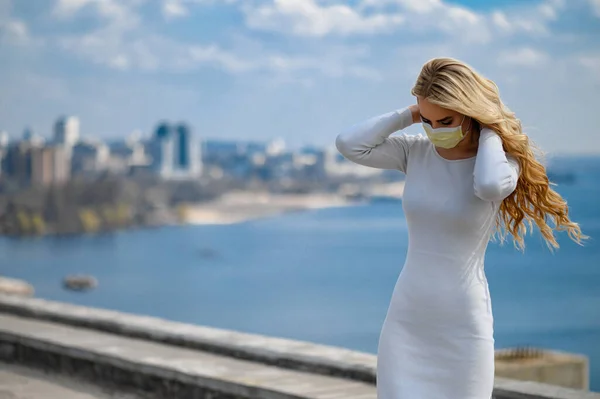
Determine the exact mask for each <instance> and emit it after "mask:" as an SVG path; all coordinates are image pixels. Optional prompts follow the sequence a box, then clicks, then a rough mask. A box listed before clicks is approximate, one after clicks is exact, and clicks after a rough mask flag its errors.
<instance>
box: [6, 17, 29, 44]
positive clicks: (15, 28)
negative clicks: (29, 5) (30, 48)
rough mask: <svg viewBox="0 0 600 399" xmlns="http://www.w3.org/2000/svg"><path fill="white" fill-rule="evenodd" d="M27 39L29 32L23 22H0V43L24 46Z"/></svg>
mask: <svg viewBox="0 0 600 399" xmlns="http://www.w3.org/2000/svg"><path fill="white" fill-rule="evenodd" d="M29 39H30V38H29V30H28V29H27V25H25V23H24V22H23V21H20V20H17V19H9V20H7V21H0V42H2V43H8V44H24V43H27V42H29Z"/></svg>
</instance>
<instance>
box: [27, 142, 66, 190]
mask: <svg viewBox="0 0 600 399" xmlns="http://www.w3.org/2000/svg"><path fill="white" fill-rule="evenodd" d="M70 166H71V165H70V161H69V156H68V150H67V149H66V148H65V147H64V146H58V145H54V146H46V147H37V148H32V150H31V184H32V185H43V186H49V185H60V184H64V183H66V182H67V181H68V180H69V178H70V171H71V167H70Z"/></svg>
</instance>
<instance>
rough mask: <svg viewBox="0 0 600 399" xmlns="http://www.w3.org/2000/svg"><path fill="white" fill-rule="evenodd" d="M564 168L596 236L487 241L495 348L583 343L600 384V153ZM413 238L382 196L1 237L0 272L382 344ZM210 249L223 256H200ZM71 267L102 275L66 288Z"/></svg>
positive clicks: (51, 294) (243, 322)
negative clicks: (166, 223)
mask: <svg viewBox="0 0 600 399" xmlns="http://www.w3.org/2000/svg"><path fill="white" fill-rule="evenodd" d="M569 162H574V161H569ZM564 166H565V167H569V168H574V167H577V169H576V170H577V171H578V173H579V171H586V173H585V174H581V175H578V178H579V180H578V182H577V184H576V185H573V186H565V187H559V191H560V192H561V194H563V196H564V197H565V198H566V199H567V200H568V202H569V204H570V206H571V209H572V210H571V213H572V215H571V216H572V217H573V219H574V220H576V221H579V222H580V223H581V225H582V228H583V229H584V231H585V233H587V234H588V235H590V236H591V237H592V239H591V240H590V241H589V242H588V243H587V244H586V245H585V246H584V247H579V246H577V245H575V244H573V243H571V242H570V241H569V240H568V239H567V237H566V236H561V237H560V238H561V239H560V243H561V249H560V250H559V251H557V252H555V253H551V252H550V251H548V249H547V248H546V246H545V244H543V243H542V242H541V240H540V238H539V237H538V236H534V237H530V238H529V239H528V240H527V250H526V252H525V254H521V253H520V252H518V251H516V250H515V249H513V248H512V246H511V245H510V244H508V245H505V246H504V247H499V246H498V245H497V244H491V246H490V248H489V250H488V256H487V258H486V270H487V275H488V280H489V283H490V289H491V291H492V300H493V309H494V317H495V333H496V335H495V338H496V346H497V347H498V348H503V347H511V346H515V345H535V346H540V347H544V348H553V349H558V350H565V351H568V352H575V353H583V354H585V355H587V356H589V358H590V360H591V388H592V389H593V390H598V391H600V265H599V261H598V260H599V259H600V246H599V245H598V240H597V237H600V209H599V208H598V207H597V203H598V198H599V197H600V196H599V194H600V184H598V183H599V182H600V161H598V160H592V161H589V160H578V161H577V162H575V163H572V164H569V163H567V162H566V161H565V163H564ZM406 238H407V231H406V223H405V220H404V216H403V214H402V210H401V207H400V205H399V204H377V205H370V206H361V207H352V208H339V209H328V210H321V211H316V212H309V213H299V214H291V215H287V216H284V217H279V218H274V219H268V220H260V221H255V222H250V223H245V224H240V225H233V226H186V227H165V228H160V229H154V230H140V231H127V232H120V233H117V234H111V235H101V236H96V237H92V236H88V237H75V238H40V239H26V240H9V239H0V274H2V275H6V276H9V277H15V278H21V279H24V280H27V281H29V282H31V283H32V284H33V285H34V286H35V288H36V295H37V296H38V297H42V298H46V299H51V300H58V301H66V302H71V303H76V304H81V305H89V306H96V307H103V308H110V309H115V310H120V311H125V312H133V313H140V314H147V315H153V316H157V317H163V318H167V319H171V320H176V321H182V322H188V323H198V324H203V325H210V326H215V327H221V328H227V329H235V330H240V331H245V332H251V333H259V334H267V335H273V336H280V337H287V338H293V339H300V340H307V341H313V342H317V343H322V344H327V345H336V346H342V347H347V348H352V349H356V350H361V351H367V352H371V353H375V352H376V348H377V340H378V336H379V329H380V327H381V324H382V322H383V319H384V317H385V312H386V310H387V306H388V302H389V300H390V297H391V293H392V289H393V287H394V284H395V282H396V279H397V276H398V273H399V272H400V269H401V267H402V264H403V262H404V255H405V251H406ZM205 248H211V249H214V250H216V251H217V253H218V256H217V257H216V258H206V257H203V256H202V251H203V249H205ZM70 273H90V274H93V275H95V276H96V277H97V278H98V280H99V283H100V285H99V287H98V288H97V289H96V290H94V291H91V292H88V293H83V294H82V293H72V292H68V291H65V290H63V289H62V286H61V281H62V278H63V277H64V276H65V275H67V274H70Z"/></svg>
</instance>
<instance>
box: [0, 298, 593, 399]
mask: <svg viewBox="0 0 600 399" xmlns="http://www.w3.org/2000/svg"><path fill="white" fill-rule="evenodd" d="M0 312H2V313H6V314H13V315H19V316H26V317H30V318H34V319H37V320H48V321H54V322H60V323H64V324H68V325H72V326H78V327H86V328H90V329H95V330H99V331H105V332H110V333H113V334H118V335H122V336H127V337H133V338H139V339H143V340H149V341H153V342H160V343H166V344H170V345H177V346H181V347H186V348H193V349H199V350H202V351H206V352H211V353H216V354H220V355H225V356H230V357H233V358H238V359H247V360H252V361H255V362H259V363H263V364H268V365H275V366H278V367H281V368H288V369H294V370H305V371H309V372H310V373H315V374H322V375H330V376H337V377H341V378H344V379H349V380H355V381H363V382H368V383H370V384H374V383H375V367H376V357H375V356H374V355H372V354H368V353H362V352H356V351H351V350H347V349H343V348H336V347H331V346H324V345H317V344H312V343H308V342H300V341H293V340H287V339H281V338H274V337H266V336H260V335H254V334H246V333H241V332H236V331H230V330H222V329H216V328H210V327H204V326H194V325H188V324H183V323H176V322H170V321H166V320H161V319H156V318H152V317H144V316H138V315H129V314H124V313H120V312H114V311H109V310H103V309H91V308H85V307H81V306H74V305H69V304H64V303H57V302H50V301H45V300H41V299H33V298H17V297H8V296H1V295H0ZM0 338H1V337H0ZM5 338H6V337H5ZM13 338H14V337H13ZM0 342H2V341H1V340H0ZM9 352H10V355H7V353H9ZM0 353H4V356H3V357H5V358H6V356H9V358H11V359H12V360H13V361H18V362H23V363H28V362H34V361H36V360H35V359H40V360H39V361H42V362H47V365H48V366H51V367H52V365H62V366H61V367H67V370H71V371H72V372H77V373H83V374H85V373H88V372H91V371H86V370H96V372H97V373H99V375H101V376H104V377H102V378H105V379H107V380H114V381H119V382H120V383H126V382H127V381H136V382H137V383H141V384H156V389H160V388H159V387H160V386H163V385H165V384H166V385H167V386H168V384H171V383H174V382H169V381H171V380H168V379H167V380H164V379H161V377H160V376H157V375H152V373H150V374H148V373H147V375H146V377H145V376H144V375H143V372H144V370H142V371H140V370H138V373H137V374H136V373H133V374H132V371H131V370H129V371H123V370H122V369H121V370H120V371H119V370H117V369H114V362H113V363H110V362H109V364H112V366H111V367H113V368H106V369H105V366H103V365H101V364H100V362H98V361H97V359H96V360H94V359H88V360H87V363H85V362H84V363H81V359H80V358H79V360H77V359H76V360H72V361H71V360H68V358H66V357H65V356H67V357H68V355H69V351H68V350H64V351H63V352H61V351H60V348H56V347H54V348H52V351H49V350H47V349H44V347H43V346H40V345H37V346H36V344H35V343H29V344H28V345H24V344H23V342H19V341H18V340H17V341H15V340H14V339H13V340H12V342H9V340H8V339H5V340H4V346H0ZM61 356H62V357H61ZM44 359H47V360H44ZM70 362H72V365H70ZM146 371H148V369H146ZM140 373H141V374H140ZM184 377H185V376H177V378H175V380H173V381H179V380H182V378H183V380H185V378H184ZM94 378H95V377H94ZM171 378H174V376H173V375H171ZM177 389H182V390H185V389H192V388H189V387H188V388H186V387H184V386H182V387H181V388H177ZM193 389H200V388H198V387H196V388H193ZM494 395H495V398H496V399H575V398H582V399H583V398H589V399H592V398H593V399H600V394H596V393H586V392H583V391H576V390H569V389H564V388H558V387H553V386H549V385H545V384H539V383H530V382H523V381H514V380H507V379H497V380H496V386H495V392H494ZM190 397H210V396H190ZM215 397H223V398H225V397H228V396H215ZM254 397H255V396H254Z"/></svg>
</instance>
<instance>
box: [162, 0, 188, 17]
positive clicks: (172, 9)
mask: <svg viewBox="0 0 600 399" xmlns="http://www.w3.org/2000/svg"><path fill="white" fill-rule="evenodd" d="M162 13H163V15H164V16H165V18H166V19H174V18H179V17H185V16H186V15H188V9H187V8H186V7H185V5H184V4H183V2H182V1H181V0H163V3H162Z"/></svg>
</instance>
